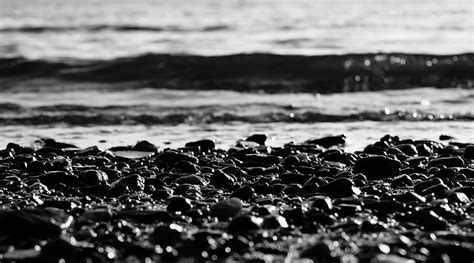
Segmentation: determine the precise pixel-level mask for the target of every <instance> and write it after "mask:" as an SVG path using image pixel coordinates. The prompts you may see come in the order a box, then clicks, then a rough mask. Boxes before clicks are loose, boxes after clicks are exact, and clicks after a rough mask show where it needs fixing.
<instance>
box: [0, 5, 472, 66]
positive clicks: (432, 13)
mask: <svg viewBox="0 0 474 263" xmlns="http://www.w3.org/2000/svg"><path fill="white" fill-rule="evenodd" d="M473 17H474V3H473V2H472V1H471V0H436V1H433V0H398V1H392V0H357V1H356V0H335V1H329V0H314V1H290V0H193V1H187V0H173V1H169V0H133V1H127V0H106V1H104V0H81V1H76V0H0V56H1V57H4V56H8V57H11V56H26V57H28V58H51V59H52V58H55V59H58V58H87V59H98V58H107V59H110V58H115V57H117V56H126V57H129V56H134V55H137V54H142V53H149V52H152V53H187V54H201V55H224V54H234V53H255V52H260V53H279V54H304V55H320V54H347V53H375V52H405V53H433V54H458V53H465V52H472V51H474V45H473V41H474V40H473V35H474V34H473V32H474V18H473Z"/></svg>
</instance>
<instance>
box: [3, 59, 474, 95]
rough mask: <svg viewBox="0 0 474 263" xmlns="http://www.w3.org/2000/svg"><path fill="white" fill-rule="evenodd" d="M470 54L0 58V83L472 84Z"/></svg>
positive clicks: (253, 87) (351, 87) (276, 88)
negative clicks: (51, 81) (104, 58)
mask: <svg viewBox="0 0 474 263" xmlns="http://www.w3.org/2000/svg"><path fill="white" fill-rule="evenodd" d="M472 72H474V54H472V53H470V54H460V55H423V54H417V55H416V54H396V53H391V54H349V55H326V56H300V55H275V54H237V55H226V56H211V57H206V56H197V55H171V54H146V55H141V56H136V57H127V58H118V59H112V60H97V61H80V60H68V61H46V60H28V59H24V58H5V59H0V81H2V80H8V81H3V83H1V84H2V85H3V87H5V88H8V87H10V88H11V87H14V86H18V85H17V84H18V82H20V83H21V81H24V80H25V79H27V80H31V79H55V80H59V81H67V82H87V83H90V82H96V83H111V84H117V83H130V84H129V87H130V88H135V87H143V86H147V87H156V88H168V89H196V90H236V91H246V92H247V91H249V92H256V91H265V92H313V93H315V92H319V93H334V92H351V91H375V90H387V89H409V88H414V87H443V88H445V87H463V88H472V87H473V86H474V75H473V74H472Z"/></svg>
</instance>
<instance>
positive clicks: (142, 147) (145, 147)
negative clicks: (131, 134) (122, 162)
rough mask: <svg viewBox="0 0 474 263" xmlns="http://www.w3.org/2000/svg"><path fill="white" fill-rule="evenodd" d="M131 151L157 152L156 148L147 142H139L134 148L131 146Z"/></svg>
mask: <svg viewBox="0 0 474 263" xmlns="http://www.w3.org/2000/svg"><path fill="white" fill-rule="evenodd" d="M133 150H135V151H140V152H154V153H156V152H158V147H157V146H156V145H154V144H153V143H150V142H149V141H139V142H137V144H135V146H133Z"/></svg>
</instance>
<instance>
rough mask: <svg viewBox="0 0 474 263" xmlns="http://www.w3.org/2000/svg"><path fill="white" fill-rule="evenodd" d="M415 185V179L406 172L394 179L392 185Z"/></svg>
mask: <svg viewBox="0 0 474 263" xmlns="http://www.w3.org/2000/svg"><path fill="white" fill-rule="evenodd" d="M410 185H413V180H412V179H411V178H410V176H408V175H406V174H401V175H399V176H397V177H395V178H393V180H392V186H393V187H400V186H410Z"/></svg>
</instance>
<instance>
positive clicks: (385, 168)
mask: <svg viewBox="0 0 474 263" xmlns="http://www.w3.org/2000/svg"><path fill="white" fill-rule="evenodd" d="M401 166H402V165H401V163H400V161H398V160H395V159H392V158H389V157H386V156H370V157H366V158H362V159H359V160H358V161H357V162H356V163H355V165H354V168H353V172H354V173H363V174H364V175H365V176H367V179H369V180H380V179H384V178H390V177H393V176H395V175H396V173H397V172H398V171H399V170H400V168H401Z"/></svg>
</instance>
